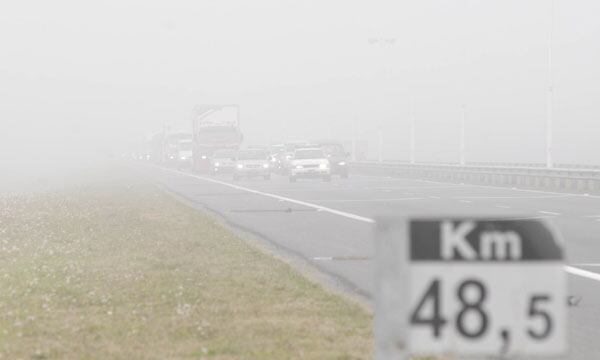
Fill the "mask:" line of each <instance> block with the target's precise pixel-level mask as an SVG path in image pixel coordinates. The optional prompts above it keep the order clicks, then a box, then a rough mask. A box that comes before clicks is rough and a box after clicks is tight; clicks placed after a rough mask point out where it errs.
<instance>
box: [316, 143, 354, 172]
mask: <svg viewBox="0 0 600 360" xmlns="http://www.w3.org/2000/svg"><path fill="white" fill-rule="evenodd" d="M318 144H319V146H320V147H321V148H322V149H323V151H324V152H325V156H327V159H328V160H329V164H330V165H331V174H332V175H339V176H341V177H342V178H344V179H345V178H348V174H349V172H348V158H349V156H350V154H349V153H348V152H346V150H345V149H344V146H343V145H342V144H340V143H337V142H319V143H318Z"/></svg>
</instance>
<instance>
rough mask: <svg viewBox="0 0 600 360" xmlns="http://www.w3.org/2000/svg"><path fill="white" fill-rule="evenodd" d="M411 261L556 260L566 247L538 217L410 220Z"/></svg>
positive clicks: (560, 258) (561, 256)
mask: <svg viewBox="0 0 600 360" xmlns="http://www.w3.org/2000/svg"><path fill="white" fill-rule="evenodd" d="M409 235H410V259H411V260H412V261H463V262H464V261H469V262H472V261H475V262H479V261H485V262H490V261H500V262H510V261H556V260H562V259H563V250H562V247H561V245H560V244H558V242H557V239H555V237H554V234H553V232H552V231H551V230H550V229H549V228H548V226H547V225H546V224H545V223H544V222H542V221H540V220H536V219H524V220H514V219H507V220H497V219H494V220H486V219H456V218H451V219H420V220H411V221H409Z"/></svg>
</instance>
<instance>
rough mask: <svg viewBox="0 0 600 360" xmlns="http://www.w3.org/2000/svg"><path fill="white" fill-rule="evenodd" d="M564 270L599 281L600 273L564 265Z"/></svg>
mask: <svg viewBox="0 0 600 360" xmlns="http://www.w3.org/2000/svg"><path fill="white" fill-rule="evenodd" d="M565 271H566V272H568V273H569V274H572V275H577V276H581V277H584V278H586V279H590V280H595V281H600V274H598V273H595V272H591V271H587V270H583V269H579V268H576V267H573V266H565Z"/></svg>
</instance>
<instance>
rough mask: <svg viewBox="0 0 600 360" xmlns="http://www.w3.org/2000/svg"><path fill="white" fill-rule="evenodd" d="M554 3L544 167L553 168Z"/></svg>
mask: <svg viewBox="0 0 600 360" xmlns="http://www.w3.org/2000/svg"><path fill="white" fill-rule="evenodd" d="M554 1H555V0H550V29H549V31H548V109H547V113H546V167H547V168H552V167H554V159H553V156H552V155H553V154H552V142H553V129H552V125H553V124H552V98H553V95H554V94H553V92H554V89H553V86H554V85H553V81H552V80H553V79H552V40H553V39H552V38H553V32H554Z"/></svg>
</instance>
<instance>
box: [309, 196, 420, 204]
mask: <svg viewBox="0 0 600 360" xmlns="http://www.w3.org/2000/svg"><path fill="white" fill-rule="evenodd" d="M425 199H426V198H422V197H421V198H419V197H411V198H392V199H310V200H308V201H318V202H339V203H344V202H393V201H410V200H425Z"/></svg>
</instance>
